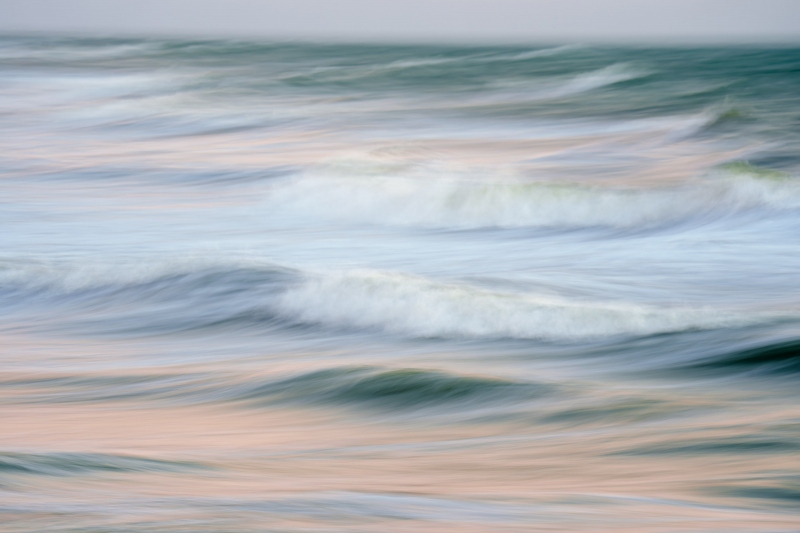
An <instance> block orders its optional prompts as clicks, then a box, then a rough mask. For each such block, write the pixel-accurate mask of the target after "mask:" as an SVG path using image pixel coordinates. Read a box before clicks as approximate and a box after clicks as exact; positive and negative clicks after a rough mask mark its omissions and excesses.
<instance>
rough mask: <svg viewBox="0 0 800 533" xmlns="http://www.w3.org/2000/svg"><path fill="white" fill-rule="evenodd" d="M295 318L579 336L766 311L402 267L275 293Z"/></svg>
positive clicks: (730, 320) (453, 331)
mask: <svg viewBox="0 0 800 533" xmlns="http://www.w3.org/2000/svg"><path fill="white" fill-rule="evenodd" d="M275 309H276V312H278V313H279V314H281V315H283V316H285V317H287V318H289V319H290V320H291V321H296V322H301V323H310V324H318V325H323V326H328V327H333V328H337V329H338V328H367V329H377V330H380V331H383V332H387V333H391V334H398V335H403V336H410V337H418V338H439V337H441V338H464V339H482V338H513V339H542V340H562V341H563V340H580V339H587V338H600V337H607V336H615V335H650V334H656V333H666V332H676V331H685V330H692V329H712V328H722V327H730V326H737V325H743V324H747V323H751V322H752V321H753V320H762V319H764V317H753V316H752V315H751V316H750V317H746V316H745V315H743V314H739V313H736V312H728V311H720V310H716V309H708V308H687V307H675V308H670V307H655V306H648V305H640V304H633V303H618V302H598V301H575V300H565V299H561V298H557V297H551V296H542V295H537V294H532V293H513V292H500V291H493V290H488V289H484V288H480V287H476V286H471V285H466V284H459V283H444V282H437V281H433V280H430V279H426V278H422V277H416V276H411V275H406V274H400V273H391V272H384V271H370V270H363V271H359V270H353V271H345V272H338V273H325V274H310V275H309V276H308V279H307V280H306V281H305V283H302V284H299V285H295V286H292V287H290V288H289V289H288V290H287V291H285V292H284V293H283V294H282V295H281V296H280V297H279V299H278V301H277V303H276V306H275Z"/></svg>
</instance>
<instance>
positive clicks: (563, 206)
mask: <svg viewBox="0 0 800 533" xmlns="http://www.w3.org/2000/svg"><path fill="white" fill-rule="evenodd" d="M376 170H377V172H376V173H374V174H369V173H368V174H361V175H356V174H355V172H353V173H352V174H350V175H342V173H341V172H340V171H339V172H335V173H320V174H308V175H305V176H303V177H293V178H289V179H287V180H285V181H283V182H281V183H279V184H277V185H276V186H275V188H274V189H273V190H272V192H271V195H270V197H269V203H270V207H271V209H273V210H278V211H279V212H280V213H282V214H284V215H285V214H287V213H288V214H291V215H300V216H303V217H313V218H319V217H323V218H328V219H331V220H338V221H343V222H360V223H374V224H387V225H399V226H419V227H440V228H481V227H498V228H514V227H594V226H603V227H618V228H630V227H637V228H638V227H649V226H654V225H659V224H666V223H672V222H676V221H685V220H688V219H691V218H697V219H700V218H704V217H711V218H717V217H720V216H725V215H729V214H732V213H737V212H741V211H744V210H747V209H754V208H766V209H796V208H800V183H799V182H798V181H796V180H794V179H791V178H785V179H768V178H763V177H758V176H752V175H748V174H746V173H739V174H732V173H724V172H719V173H714V174H713V175H710V176H707V177H705V178H704V179H697V180H693V181H691V182H687V183H684V184H681V185H677V186H669V187H655V188H619V187H602V186H592V185H587V184H578V183H557V182H536V181H522V180H499V179H498V180H493V181H489V180H487V179H482V180H481V179H465V178H460V177H454V176H447V175H444V176H442V175H440V174H433V173H431V174H428V175H426V174H424V173H423V174H418V175H415V176H413V177H406V176H403V175H397V174H390V175H387V174H382V173H381V172H380V169H379V168H378V169H376Z"/></svg>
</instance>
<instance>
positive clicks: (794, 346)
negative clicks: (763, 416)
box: [688, 340, 800, 375]
mask: <svg viewBox="0 0 800 533" xmlns="http://www.w3.org/2000/svg"><path fill="white" fill-rule="evenodd" d="M688 368H690V369H695V370H706V371H715V372H749V373H755V374H765V375H768V374H778V375H780V374H800V340H791V341H785V342H778V343H772V344H766V345H762V346H758V347H755V348H748V349H745V350H739V351H735V352H730V353H726V354H723V355H719V356H716V357H711V358H706V359H703V360H700V361H697V362H696V363H693V364H691V365H689V367H688Z"/></svg>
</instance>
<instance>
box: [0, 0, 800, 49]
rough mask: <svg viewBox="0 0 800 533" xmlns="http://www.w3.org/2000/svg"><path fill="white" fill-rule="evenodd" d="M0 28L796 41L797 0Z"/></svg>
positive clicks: (193, 5) (240, 0)
mask: <svg viewBox="0 0 800 533" xmlns="http://www.w3.org/2000/svg"><path fill="white" fill-rule="evenodd" d="M0 32H3V33H27V32H51V33H82V34H101V35H167V36H170V35H172V36H183V35H191V36H208V37H246V38H253V37H255V38H265V39H291V40H316V41H325V40H340V41H341V40H344V41H356V42H359V41H394V42H437V41H439V42H444V41H447V42H463V43H474V42H498V43H502V42H670V43H678V44H681V43H685V44H693V43H753V42H756V43H758V42H764V43H770V42H796V43H800V0H0Z"/></svg>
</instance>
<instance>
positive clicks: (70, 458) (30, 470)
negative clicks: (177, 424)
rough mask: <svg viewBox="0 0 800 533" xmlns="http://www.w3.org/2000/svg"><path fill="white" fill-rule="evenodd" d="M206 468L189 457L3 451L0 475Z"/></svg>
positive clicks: (0, 455)
mask: <svg viewBox="0 0 800 533" xmlns="http://www.w3.org/2000/svg"><path fill="white" fill-rule="evenodd" d="M198 468H207V467H205V466H203V465H201V464H200V463H193V462H188V461H162V460H157V459H148V458H142V457H133V456H127V455H112V454H103V453H68V452H52V453H12V452H0V478H2V477H3V476H4V475H5V476H8V475H35V476H57V477H63V476H80V475H88V474H98V473H104V472H120V473H133V472H182V471H186V470H194V469H198Z"/></svg>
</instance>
